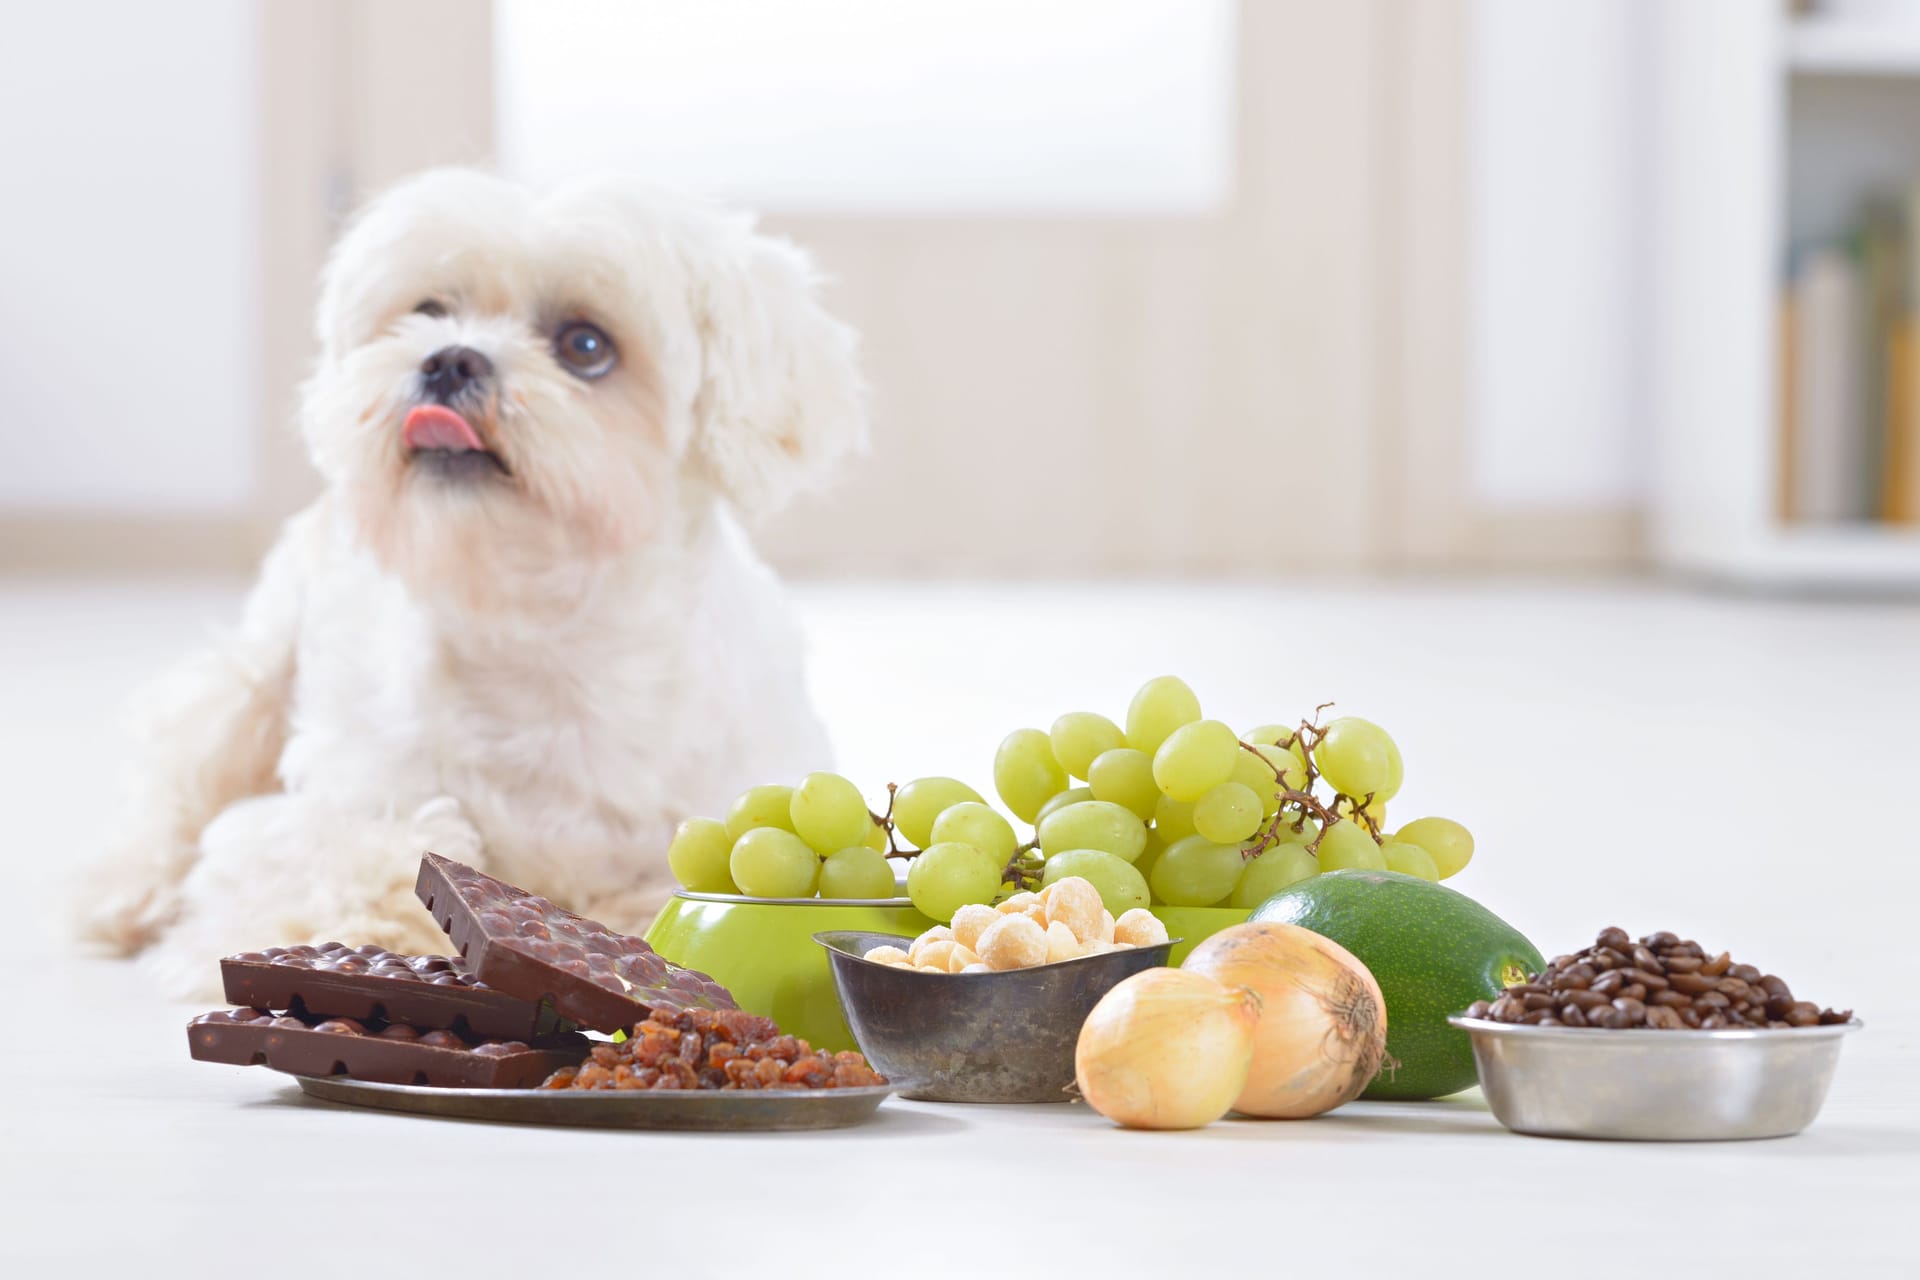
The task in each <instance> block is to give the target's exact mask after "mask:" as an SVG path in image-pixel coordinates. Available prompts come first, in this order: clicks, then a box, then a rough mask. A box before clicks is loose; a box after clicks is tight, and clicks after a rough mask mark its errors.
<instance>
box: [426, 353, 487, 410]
mask: <svg viewBox="0 0 1920 1280" xmlns="http://www.w3.org/2000/svg"><path fill="white" fill-rule="evenodd" d="M492 372H493V361H491V360H489V359H487V358H486V357H485V356H483V355H481V354H480V353H479V352H478V351H475V350H474V349H473V348H472V347H442V348H440V350H438V351H436V352H434V353H433V354H432V355H430V356H428V357H427V358H426V359H425V360H422V361H421V362H420V379H421V382H422V383H423V384H424V385H425V387H426V389H427V394H428V395H430V396H432V397H433V398H434V399H436V400H443V401H444V400H451V399H453V398H454V397H455V396H457V395H459V394H460V393H461V392H462V391H465V390H466V389H467V388H468V387H469V386H472V385H473V384H474V383H476V382H478V381H480V379H482V378H485V377H487V376H489V375H490V374H492Z"/></svg>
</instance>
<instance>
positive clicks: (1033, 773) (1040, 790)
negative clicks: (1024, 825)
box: [993, 729, 1067, 822]
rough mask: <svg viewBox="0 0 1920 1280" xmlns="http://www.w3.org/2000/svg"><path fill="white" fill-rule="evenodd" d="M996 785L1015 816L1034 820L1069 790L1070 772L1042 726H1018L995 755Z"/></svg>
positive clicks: (994, 782)
mask: <svg viewBox="0 0 1920 1280" xmlns="http://www.w3.org/2000/svg"><path fill="white" fill-rule="evenodd" d="M993 786H994V789H995V790H996V791H998V792H999V793H1000V799H1001V800H1003V801H1004V802H1005V803H1006V806H1007V808H1009V809H1011V810H1013V816H1014V817H1016V818H1018V819H1020V821H1022V822H1032V821H1033V820H1034V818H1036V817H1038V816H1039V813H1040V806H1041V805H1043V804H1045V803H1046V802H1047V801H1049V800H1051V799H1053V797H1055V796H1057V795H1059V794H1060V793H1061V792H1062V791H1065V790H1066V789H1067V771H1066V770H1065V769H1062V768H1061V767H1060V762H1059V761H1058V760H1055V759H1054V758H1053V743H1052V742H1051V741H1049V740H1048V738H1047V735H1046V734H1044V733H1042V732H1040V731H1039V730H1038V729H1015V730H1014V731H1013V732H1012V733H1010V734H1008V735H1007V736H1006V737H1005V738H1004V739H1002V740H1001V742H1000V749H999V750H998V751H996V752H994V755H993Z"/></svg>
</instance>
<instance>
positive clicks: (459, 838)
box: [407, 796, 484, 867]
mask: <svg viewBox="0 0 1920 1280" xmlns="http://www.w3.org/2000/svg"><path fill="white" fill-rule="evenodd" d="M407 837H408V839H409V840H410V841H412V844H413V848H414V851H415V852H418V853H437V854H439V855H440V856H441V857H443V858H451V859H453V860H454V861H455V862H464V863H466V864H467V865H468V866H471V867H478V866H480V865H481V850H482V849H483V848H484V845H483V843H482V841H481V839H480V830H479V828H477V827H475V826H474V825H473V821H472V819H470V818H468V817H467V811H466V809H465V808H464V807H463V806H462V805H461V803H460V802H459V801H458V800H457V799H455V798H454V797H452V796H435V797H434V798H433V799H431V800H429V801H427V802H426V803H425V804H423V805H421V806H420V807H419V808H418V809H415V810H414V811H413V821H412V823H411V824H410V825H409V827H408V830H407Z"/></svg>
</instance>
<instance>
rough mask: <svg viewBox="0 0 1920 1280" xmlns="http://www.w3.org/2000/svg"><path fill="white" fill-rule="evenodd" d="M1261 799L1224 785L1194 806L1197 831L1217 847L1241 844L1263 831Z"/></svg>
mask: <svg viewBox="0 0 1920 1280" xmlns="http://www.w3.org/2000/svg"><path fill="white" fill-rule="evenodd" d="M1263 816H1264V815H1263V814H1261V812H1260V797H1259V796H1258V795H1256V794H1255V793H1254V792H1253V791H1251V790H1250V789H1248V788H1247V787H1244V786H1242V785H1241V784H1240V783H1238V782H1223V783H1221V784H1220V785H1219V786H1217V787H1215V788H1214V789H1213V790H1211V791H1209V792H1207V794H1205V795H1203V796H1201V797H1200V798H1199V799H1198V800H1195V801H1194V802H1193V829H1194V831H1195V833H1197V834H1199V835H1203V836H1205V837H1206V838H1207V839H1209V840H1211V841H1213V842H1214V843H1215V844H1238V843H1240V842H1241V841H1242V840H1245V839H1246V838H1247V837H1248V836H1251V835H1252V834H1253V833H1254V832H1256V831H1258V830H1259V829H1260V819H1261V818H1262V817H1263Z"/></svg>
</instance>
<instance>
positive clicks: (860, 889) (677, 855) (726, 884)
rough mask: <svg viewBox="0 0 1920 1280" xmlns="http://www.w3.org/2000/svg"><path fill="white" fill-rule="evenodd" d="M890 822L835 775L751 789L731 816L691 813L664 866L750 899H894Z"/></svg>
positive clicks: (689, 880)
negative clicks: (875, 811) (695, 814)
mask: <svg viewBox="0 0 1920 1280" xmlns="http://www.w3.org/2000/svg"><path fill="white" fill-rule="evenodd" d="M889 849H890V846H889V844H888V841H887V824H886V822H885V821H884V820H883V819H880V818H877V817H875V816H874V814H873V813H872V811H870V810H869V809H868V808H867V802H866V799H865V797H863V796H862V795H861V794H860V788H859V787H856V786H855V785H854V784H853V783H852V782H849V781H848V780H847V779H845V778H843V777H841V776H840V775H839V774H837V773H810V774H808V775H807V776H806V777H804V778H802V779H801V780H800V782H799V784H798V785H796V786H791V787H787V786H761V787H749V788H747V790H746V791H744V792H742V793H741V795H740V798H739V799H737V800H735V801H734V802H733V807H732V808H731V809H729V810H728V811H727V816H726V819H725V820H724V821H723V820H721V819H718V818H689V819H687V820H686V821H685V822H683V823H681V824H680V827H679V830H677V831H675V832H674V833H673V841H672V843H671V844H669V845H668V846H667V865H668V867H670V868H671V869H672V871H673V876H674V879H676V880H678V881H679V882H680V883H681V884H683V885H685V886H686V887H687V888H689V889H692V890H694V891H695V892H698V893H738V894H745V895H746V896H748V897H751V898H811V897H814V896H815V895H816V894H817V895H818V896H820V897H822V898H891V897H892V896H893V895H894V875H893V866H892V864H890V863H889V862H888V861H887V854H888V852H889Z"/></svg>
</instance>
